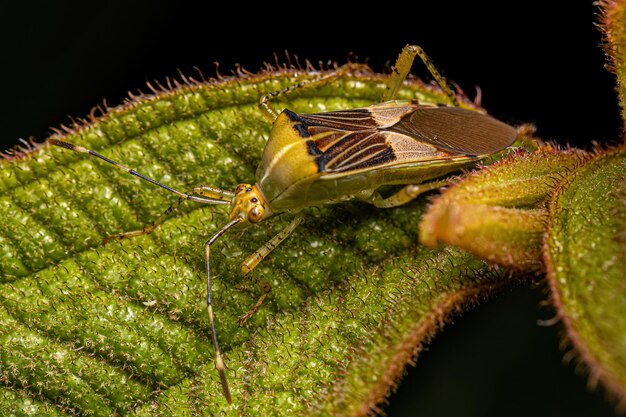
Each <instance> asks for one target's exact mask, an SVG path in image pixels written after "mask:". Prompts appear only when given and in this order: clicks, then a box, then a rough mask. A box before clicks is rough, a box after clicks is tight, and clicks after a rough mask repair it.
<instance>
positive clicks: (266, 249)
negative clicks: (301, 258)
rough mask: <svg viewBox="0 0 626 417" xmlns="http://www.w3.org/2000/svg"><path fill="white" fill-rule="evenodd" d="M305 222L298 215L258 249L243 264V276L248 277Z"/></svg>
mask: <svg viewBox="0 0 626 417" xmlns="http://www.w3.org/2000/svg"><path fill="white" fill-rule="evenodd" d="M303 221H304V217H303V216H301V215H297V216H296V217H295V218H294V219H293V220H292V221H291V222H290V223H289V224H288V225H287V227H285V228H284V229H283V230H282V231H280V232H279V233H278V234H277V235H276V236H274V237H273V238H271V239H270V240H269V241H267V242H266V243H265V244H264V245H263V246H261V247H260V248H259V249H257V250H256V251H255V252H254V253H253V254H252V255H250V256H248V258H247V259H246V260H245V261H244V262H243V264H241V274H242V275H247V274H249V273H250V272H252V270H253V269H254V268H256V266H257V265H258V264H259V263H260V262H261V261H262V260H263V259H265V257H266V256H267V255H269V254H270V252H271V251H272V250H274V248H275V247H276V246H278V245H279V244H280V243H281V242H282V241H283V240H285V239H287V238H288V237H289V235H291V233H293V231H294V230H295V229H296V227H298V226H299V225H300V224H302V222H303Z"/></svg>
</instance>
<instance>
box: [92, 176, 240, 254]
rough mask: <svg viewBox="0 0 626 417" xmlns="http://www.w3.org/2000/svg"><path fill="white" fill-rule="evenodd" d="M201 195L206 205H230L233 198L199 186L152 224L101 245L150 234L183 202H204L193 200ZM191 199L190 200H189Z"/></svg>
mask: <svg viewBox="0 0 626 417" xmlns="http://www.w3.org/2000/svg"><path fill="white" fill-rule="evenodd" d="M193 194H196V195H202V196H205V197H208V198H209V199H210V202H208V203H207V204H230V200H231V199H232V198H233V193H231V192H230V191H225V190H220V189H218V188H213V187H209V186H206V185H200V186H198V187H194V188H192V189H191V190H189V191H187V192H186V193H185V194H184V196H181V197H179V198H178V200H177V201H176V202H175V203H174V204H172V205H171V206H169V207H168V208H167V210H165V211H164V212H163V214H161V215H160V216H159V217H158V218H157V219H156V220H155V221H154V222H152V223H151V224H148V225H146V226H144V227H143V229H141V230H133V231H130V232H123V233H118V234H115V235H110V236H107V237H105V238H104V239H103V241H102V243H103V244H107V243H108V242H110V241H111V240H115V239H127V238H131V237H136V236H141V235H144V234H148V233H151V232H152V231H153V230H154V229H156V228H157V227H159V226H160V225H161V224H162V223H163V222H164V221H165V220H166V219H167V218H168V217H169V215H170V214H172V213H173V212H174V211H176V209H178V207H180V205H181V204H182V203H183V202H184V201H188V200H192V201H199V202H201V203H202V202H205V201H204V199H194V198H193V197H194V195H193ZM190 197H191V198H190Z"/></svg>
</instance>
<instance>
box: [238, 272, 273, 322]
mask: <svg viewBox="0 0 626 417" xmlns="http://www.w3.org/2000/svg"><path fill="white" fill-rule="evenodd" d="M262 287H263V294H261V296H260V297H259V299H258V300H257V301H256V303H254V305H253V306H252V308H251V309H250V310H248V311H246V312H245V314H242V315H241V316H239V325H240V326H243V325H244V324H245V323H246V322H247V321H248V319H249V318H250V317H252V316H253V315H254V314H255V313H256V312H257V311H258V310H259V308H261V306H262V305H263V302H264V301H265V299H266V298H267V296H268V294H269V293H270V291H271V290H272V286H271V285H270V283H269V282H267V281H265V282H263V284H262Z"/></svg>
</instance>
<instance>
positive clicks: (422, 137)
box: [387, 107, 517, 156]
mask: <svg viewBox="0 0 626 417" xmlns="http://www.w3.org/2000/svg"><path fill="white" fill-rule="evenodd" d="M387 130H388V131H390V132H396V133H401V134H403V135H406V136H409V137H411V138H413V139H416V140H418V141H422V142H424V143H429V144H432V145H433V146H435V147H436V148H437V149H439V150H442V151H447V152H450V153H454V154H465V155H475V156H482V155H490V154H492V153H495V152H498V151H500V150H502V149H504V148H506V147H507V146H509V145H511V144H512V143H513V141H514V140H515V138H516V136H517V132H516V130H515V129H514V128H513V127H511V126H509V125H507V124H506V123H502V122H501V121H499V120H496V119H494V118H493V117H491V116H488V115H486V114H482V113H477V112H474V111H471V110H465V109H461V108H458V107H420V108H417V109H416V110H415V111H413V112H412V113H411V114H409V115H407V116H406V117H404V118H402V119H401V120H400V121H399V122H398V123H396V124H394V125H393V126H391V127H389V128H388V129H387Z"/></svg>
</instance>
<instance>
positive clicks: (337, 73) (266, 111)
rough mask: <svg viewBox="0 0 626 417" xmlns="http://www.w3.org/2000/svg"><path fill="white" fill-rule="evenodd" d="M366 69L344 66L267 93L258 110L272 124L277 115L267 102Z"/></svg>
mask: <svg viewBox="0 0 626 417" xmlns="http://www.w3.org/2000/svg"><path fill="white" fill-rule="evenodd" d="M367 68H368V67H367V66H366V65H363V64H345V65H342V66H340V67H339V68H337V69H336V70H334V71H331V72H329V73H327V74H325V75H322V76H321V77H318V78H314V79H312V80H304V81H300V82H299V83H297V84H294V85H290V86H289V87H285V88H283V89H282V90H278V91H273V92H271V93H267V94H265V95H264V96H263V97H261V100H259V104H258V105H259V109H261V112H262V113H263V115H264V116H265V117H266V118H267V120H269V121H270V122H271V123H274V120H276V118H277V117H278V113H277V112H276V111H275V110H274V109H272V107H271V106H270V104H269V102H270V101H271V100H273V99H275V98H276V97H278V96H282V95H286V94H289V93H291V92H293V91H295V90H299V89H304V88H311V87H317V86H320V85H324V84H326V83H329V82H331V81H334V80H336V79H337V78H339V77H341V76H342V75H344V74H347V73H349V72H355V71H362V70H366V69H367Z"/></svg>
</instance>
